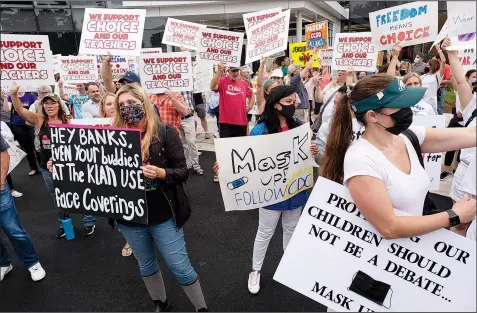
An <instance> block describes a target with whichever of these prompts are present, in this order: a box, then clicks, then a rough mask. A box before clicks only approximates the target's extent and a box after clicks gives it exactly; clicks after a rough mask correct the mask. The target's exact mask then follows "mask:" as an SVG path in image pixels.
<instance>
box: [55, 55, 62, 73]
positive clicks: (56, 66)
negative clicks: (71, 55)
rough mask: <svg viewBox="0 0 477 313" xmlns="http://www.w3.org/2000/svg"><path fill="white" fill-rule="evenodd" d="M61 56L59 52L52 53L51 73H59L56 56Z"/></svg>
mask: <svg viewBox="0 0 477 313" xmlns="http://www.w3.org/2000/svg"><path fill="white" fill-rule="evenodd" d="M59 57H61V54H53V74H59V73H60V67H59V65H58V64H59V63H58V58H59Z"/></svg>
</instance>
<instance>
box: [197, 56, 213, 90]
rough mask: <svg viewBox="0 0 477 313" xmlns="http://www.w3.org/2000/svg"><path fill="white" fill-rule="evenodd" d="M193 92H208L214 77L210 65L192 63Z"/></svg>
mask: <svg viewBox="0 0 477 313" xmlns="http://www.w3.org/2000/svg"><path fill="white" fill-rule="evenodd" d="M192 66H193V76H194V92H195V93H197V92H207V91H209V90H210V81H211V80H212V76H214V65H213V64H212V63H202V62H201V63H199V62H193V63H192Z"/></svg>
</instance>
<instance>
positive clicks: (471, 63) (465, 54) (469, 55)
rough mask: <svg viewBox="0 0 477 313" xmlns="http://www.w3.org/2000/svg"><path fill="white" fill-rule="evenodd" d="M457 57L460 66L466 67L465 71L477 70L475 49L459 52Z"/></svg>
mask: <svg viewBox="0 0 477 313" xmlns="http://www.w3.org/2000/svg"><path fill="white" fill-rule="evenodd" d="M457 57H458V58H459V61H460V64H462V66H463V67H464V71H466V72H467V71H469V70H472V69H473V70H477V66H476V65H477V63H476V57H477V54H476V49H475V47H474V48H470V49H464V50H461V51H459V52H458V55H457Z"/></svg>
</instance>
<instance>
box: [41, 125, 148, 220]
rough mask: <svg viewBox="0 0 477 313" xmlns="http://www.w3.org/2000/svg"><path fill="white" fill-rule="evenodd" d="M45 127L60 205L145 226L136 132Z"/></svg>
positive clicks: (84, 127) (138, 138)
mask: <svg viewBox="0 0 477 313" xmlns="http://www.w3.org/2000/svg"><path fill="white" fill-rule="evenodd" d="M50 130H51V135H50V138H51V142H50V144H51V155H52V159H53V182H54V187H55V201H56V203H57V206H58V207H59V208H60V209H63V210H66V211H68V212H69V213H82V214H91V215H98V216H104V217H109V218H113V219H121V220H125V221H129V222H135V223H140V224H147V217H148V210H147V202H146V192H145V186H146V185H147V178H145V177H144V176H143V174H142V171H141V169H140V167H141V165H142V159H141V132H140V131H139V130H135V129H116V128H110V127H100V126H84V125H51V127H50ZM44 140H47V139H44ZM43 144H45V142H44V143H43Z"/></svg>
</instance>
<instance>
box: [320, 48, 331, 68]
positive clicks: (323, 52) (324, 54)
mask: <svg viewBox="0 0 477 313" xmlns="http://www.w3.org/2000/svg"><path fill="white" fill-rule="evenodd" d="M318 58H319V60H320V65H321V66H330V65H331V62H332V60H333V49H320V50H318Z"/></svg>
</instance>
